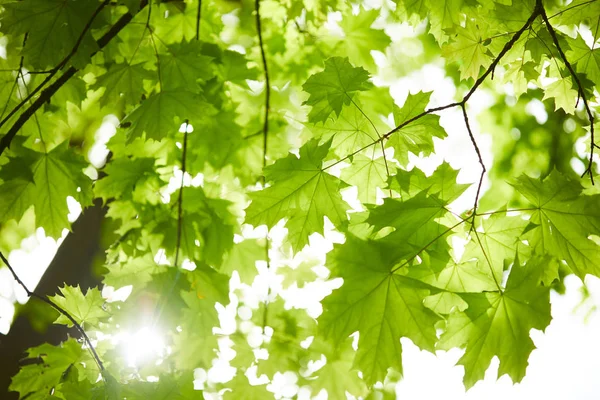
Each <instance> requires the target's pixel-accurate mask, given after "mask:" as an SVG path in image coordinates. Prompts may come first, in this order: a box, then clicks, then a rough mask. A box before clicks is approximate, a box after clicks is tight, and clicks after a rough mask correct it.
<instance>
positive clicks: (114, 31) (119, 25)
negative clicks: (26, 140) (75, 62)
mask: <svg viewBox="0 0 600 400" xmlns="http://www.w3.org/2000/svg"><path fill="white" fill-rule="evenodd" d="M147 5H148V0H141V3H140V11H141V10H142V9H143V8H145V7H146V6H147ZM138 12H139V11H138ZM133 17H134V15H132V14H130V13H127V14H124V15H123V16H122V17H121V18H119V20H118V21H117V22H116V23H115V24H114V25H113V26H112V27H111V28H110V29H109V30H108V32H106V33H105V34H104V35H103V36H102V37H101V38H100V39H98V40H97V41H96V43H98V48H99V49H103V48H104V47H105V46H106V45H107V44H108V43H109V42H110V41H111V40H112V39H113V38H114V37H115V36H117V35H118V34H119V32H121V30H122V29H123V28H125V26H127V24H128V23H129V22H130V21H131V20H132V19H133ZM94 54H95V53H94ZM94 54H92V56H93V55H94ZM77 71H78V69H77V68H75V67H73V66H71V67H69V69H67V70H66V71H65V72H64V73H63V74H62V75H61V76H60V77H59V78H58V79H57V80H56V81H54V82H52V84H51V85H50V86H48V87H47V88H46V89H44V90H42V93H41V94H40V96H39V97H38V98H37V99H36V100H35V101H34V102H33V104H31V105H30V106H29V107H28V108H27V109H26V110H25V111H23V113H22V114H21V115H20V116H19V118H18V119H17V121H15V123H14V124H13V125H12V126H11V127H10V129H9V130H8V132H7V133H6V135H4V136H3V137H2V139H0V155H2V153H4V150H6V149H7V148H9V146H10V143H11V142H12V140H13V139H14V137H15V136H16V135H17V132H19V130H20V129H21V128H22V127H23V125H24V124H25V123H26V122H27V121H28V120H29V118H31V117H32V116H33V114H35V112H36V111H37V110H39V109H40V108H41V107H42V106H43V105H44V104H45V103H46V102H48V101H49V100H50V99H51V98H52V96H54V94H55V93H56V92H57V91H58V90H59V89H60V88H61V87H62V86H63V85H64V84H65V83H67V81H68V80H69V79H71V78H72V77H73V75H75V73H77ZM49 80H50V79H48V77H47V78H46V79H45V80H44V82H42V84H40V85H38V86H37V87H36V88H35V89H34V90H33V91H32V92H31V93H30V94H29V96H27V97H28V98H27V99H24V100H23V101H22V102H21V103H19V104H20V105H19V106H17V108H16V110H18V109H19V108H20V107H22V106H23V104H25V103H26V102H27V101H29V98H31V97H32V96H33V95H35V94H36V93H37V92H38V91H39V90H40V89H41V88H42V87H43V85H45V83H47V81H49ZM16 110H14V112H12V111H11V114H12V115H14V114H15V113H16ZM12 115H8V116H6V117H5V118H4V120H3V122H0V126H1V125H2V124H3V123H5V122H6V121H8V119H10V117H11V116H12Z"/></svg>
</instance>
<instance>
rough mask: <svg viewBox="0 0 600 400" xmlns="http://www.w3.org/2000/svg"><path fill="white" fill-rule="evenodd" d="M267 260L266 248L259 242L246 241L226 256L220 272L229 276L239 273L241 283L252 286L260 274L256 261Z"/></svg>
mask: <svg viewBox="0 0 600 400" xmlns="http://www.w3.org/2000/svg"><path fill="white" fill-rule="evenodd" d="M264 259H265V246H264V245H261V244H260V243H258V241H257V240H252V239H246V240H244V241H243V242H240V243H236V244H234V245H233V247H232V248H231V250H230V251H229V253H228V254H227V255H226V256H225V259H224V260H223V263H222V264H221V267H220V268H219V270H220V271H221V272H223V273H225V274H227V275H229V276H231V275H232V274H233V271H237V273H238V274H239V276H240V281H241V282H242V283H246V284H248V285H250V284H252V281H254V278H255V277H256V275H257V274H258V270H257V269H256V261H258V260H264Z"/></svg>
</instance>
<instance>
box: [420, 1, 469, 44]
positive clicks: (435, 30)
mask: <svg viewBox="0 0 600 400" xmlns="http://www.w3.org/2000/svg"><path fill="white" fill-rule="evenodd" d="M426 3H427V7H428V9H429V23H430V26H429V33H431V34H432V35H433V36H434V37H435V39H436V40H437V41H438V43H440V44H443V43H445V42H447V41H448V35H447V34H446V33H445V31H446V30H447V29H451V28H455V27H457V26H460V15H461V7H462V4H463V0H426Z"/></svg>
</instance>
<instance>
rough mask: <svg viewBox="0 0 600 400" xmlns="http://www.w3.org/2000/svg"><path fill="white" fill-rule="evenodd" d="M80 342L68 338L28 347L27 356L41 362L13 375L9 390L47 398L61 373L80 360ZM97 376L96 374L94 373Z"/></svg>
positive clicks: (23, 394)
mask: <svg viewBox="0 0 600 400" xmlns="http://www.w3.org/2000/svg"><path fill="white" fill-rule="evenodd" d="M82 353H83V350H82V348H81V344H79V343H77V341H76V340H75V339H69V340H67V341H65V342H63V343H62V344H61V345H59V346H53V345H51V344H49V343H44V344H42V345H40V346H37V347H33V348H30V349H29V350H28V351H27V357H28V358H31V359H42V360H43V363H31V364H29V365H27V366H25V367H23V368H21V369H20V371H19V372H18V373H17V374H16V375H15V376H14V377H13V379H12V381H11V383H10V386H9V390H11V391H15V392H19V393H20V395H21V396H22V397H25V396H26V395H30V396H28V397H30V398H40V399H43V398H44V397H46V398H47V394H48V393H50V392H51V391H52V390H53V389H54V388H55V387H56V386H57V385H58V384H59V383H60V382H61V378H62V376H63V374H64V373H65V372H66V371H68V369H69V368H71V367H72V366H73V365H74V364H78V363H79V362H80V361H81V360H82V358H83V357H82ZM96 376H98V374H96Z"/></svg>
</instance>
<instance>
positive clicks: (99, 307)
mask: <svg viewBox="0 0 600 400" xmlns="http://www.w3.org/2000/svg"><path fill="white" fill-rule="evenodd" d="M59 290H60V294H57V295H55V296H51V297H50V300H52V302H53V303H54V304H56V305H58V306H59V307H60V308H62V309H63V310H65V311H66V312H67V313H69V315H71V316H72V317H73V318H74V319H75V321H77V323H78V324H79V325H84V324H85V325H96V324H97V323H98V322H99V321H100V319H102V318H106V317H107V316H108V313H107V312H106V311H105V310H104V309H103V305H104V299H103V298H102V294H101V293H100V291H99V290H98V289H96V288H91V289H88V290H87V292H86V293H85V294H83V292H82V291H81V288H80V287H79V285H77V286H68V285H65V286H64V287H62V288H59ZM54 323H56V324H63V325H67V326H73V322H72V321H71V320H70V319H69V318H67V317H66V316H65V315H63V314H62V313H61V314H60V315H59V317H58V318H57V319H56V321H54Z"/></svg>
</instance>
